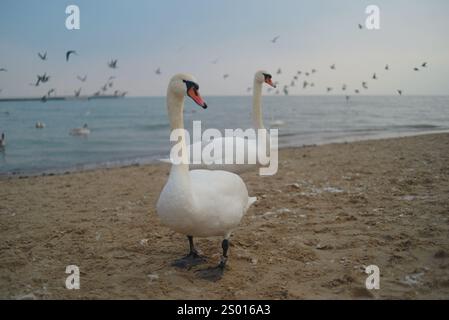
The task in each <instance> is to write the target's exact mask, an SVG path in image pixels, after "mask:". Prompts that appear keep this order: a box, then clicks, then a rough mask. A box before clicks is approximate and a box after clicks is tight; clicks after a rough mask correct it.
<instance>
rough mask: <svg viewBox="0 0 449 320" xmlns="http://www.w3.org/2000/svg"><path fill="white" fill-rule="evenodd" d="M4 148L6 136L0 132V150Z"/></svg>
mask: <svg viewBox="0 0 449 320" xmlns="http://www.w3.org/2000/svg"><path fill="white" fill-rule="evenodd" d="M5 147H6V136H5V133H4V132H2V136H1V138H0V149H2V150H3V149H5Z"/></svg>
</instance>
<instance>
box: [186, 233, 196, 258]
mask: <svg viewBox="0 0 449 320" xmlns="http://www.w3.org/2000/svg"><path fill="white" fill-rule="evenodd" d="M187 239H189V246H190V252H189V255H188V256H191V257H194V258H197V257H199V254H198V251H196V249H195V245H194V244H193V237H192V236H187Z"/></svg>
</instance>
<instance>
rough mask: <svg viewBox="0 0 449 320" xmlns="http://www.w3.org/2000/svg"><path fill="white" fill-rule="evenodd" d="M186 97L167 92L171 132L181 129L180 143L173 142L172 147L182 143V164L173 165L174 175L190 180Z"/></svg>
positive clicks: (179, 134)
mask: <svg viewBox="0 0 449 320" xmlns="http://www.w3.org/2000/svg"><path fill="white" fill-rule="evenodd" d="M183 109H184V96H177V95H175V94H173V93H172V92H170V90H169V91H168V92H167V110H168V117H169V121H170V128H171V130H172V131H173V130H177V129H179V133H178V134H177V136H178V137H179V138H178V141H173V142H172V146H173V145H174V144H178V143H180V146H181V157H182V163H181V164H176V165H172V173H177V174H179V175H180V176H181V177H183V178H185V179H188V177H189V174H188V173H189V164H188V155H187V145H186V137H185V134H184V116H183Z"/></svg>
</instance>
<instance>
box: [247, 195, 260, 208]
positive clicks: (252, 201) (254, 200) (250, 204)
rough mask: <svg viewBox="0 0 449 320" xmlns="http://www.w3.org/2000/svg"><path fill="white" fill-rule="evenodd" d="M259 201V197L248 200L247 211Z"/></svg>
mask: <svg viewBox="0 0 449 320" xmlns="http://www.w3.org/2000/svg"><path fill="white" fill-rule="evenodd" d="M256 201H257V197H252V198H249V199H248V205H247V206H246V209H249V207H251V206H252V205H253V203H254V202H256Z"/></svg>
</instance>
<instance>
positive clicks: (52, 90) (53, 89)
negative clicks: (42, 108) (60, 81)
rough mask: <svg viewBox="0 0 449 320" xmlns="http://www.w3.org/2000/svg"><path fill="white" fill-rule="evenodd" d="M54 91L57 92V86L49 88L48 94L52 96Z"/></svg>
mask: <svg viewBox="0 0 449 320" xmlns="http://www.w3.org/2000/svg"><path fill="white" fill-rule="evenodd" d="M54 92H56V89H55V88H51V89H50V90H48V92H47V96H50V95H51V94H52V93H54Z"/></svg>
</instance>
